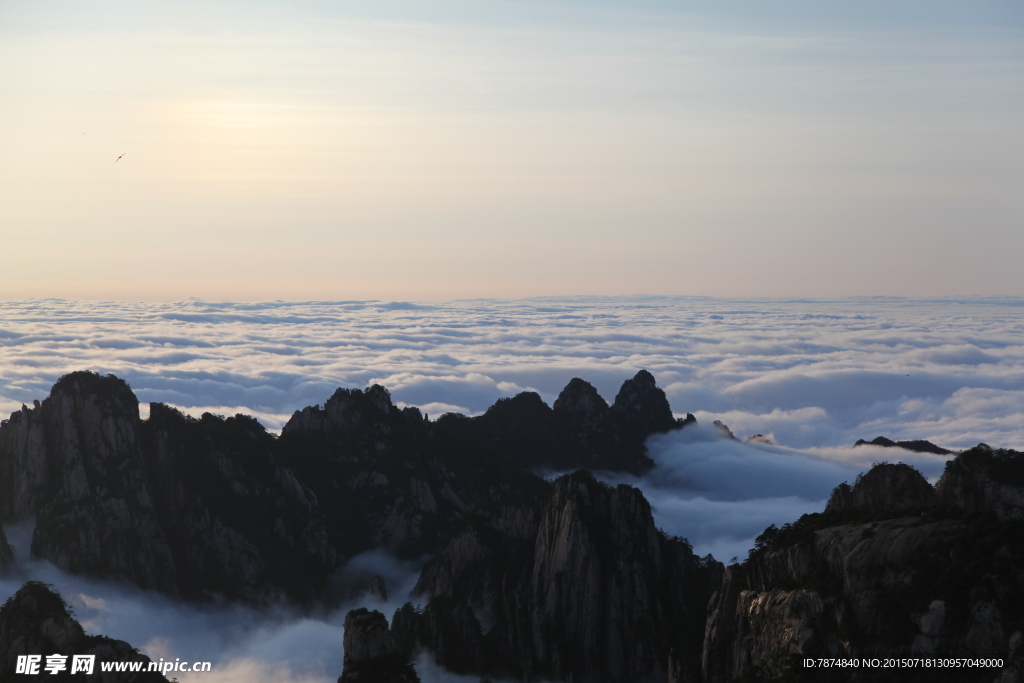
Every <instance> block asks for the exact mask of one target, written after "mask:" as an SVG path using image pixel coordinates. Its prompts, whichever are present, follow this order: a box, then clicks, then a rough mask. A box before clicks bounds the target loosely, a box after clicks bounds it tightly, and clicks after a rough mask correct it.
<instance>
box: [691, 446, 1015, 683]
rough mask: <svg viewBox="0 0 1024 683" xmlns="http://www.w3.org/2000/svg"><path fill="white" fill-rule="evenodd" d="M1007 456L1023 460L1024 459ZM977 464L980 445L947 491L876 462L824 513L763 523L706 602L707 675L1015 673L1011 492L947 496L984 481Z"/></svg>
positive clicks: (943, 676) (987, 676)
mask: <svg viewBox="0 0 1024 683" xmlns="http://www.w3.org/2000/svg"><path fill="white" fill-rule="evenodd" d="M1001 457H1002V458H1004V460H1005V463H1004V464H1006V463H1009V465H1012V466H1013V467H1017V466H1019V465H1021V464H1024V454H1019V453H1011V452H1004V453H1003V454H1002V456H1001ZM979 462H980V463H981V464H982V465H985V464H991V463H990V461H989V460H988V458H987V457H985V455H984V453H980V452H978V451H977V449H972V451H968V452H966V453H964V454H962V455H960V456H958V458H956V459H955V460H953V461H951V462H950V463H949V464H948V465H947V470H946V475H945V476H944V479H945V480H946V481H947V482H950V483H949V484H947V486H949V488H948V489H947V490H946V492H945V496H943V495H942V494H936V492H935V491H934V490H932V488H931V487H930V486H929V485H928V484H927V482H926V481H925V480H924V478H923V477H921V476H920V474H918V473H916V472H915V471H913V470H912V468H909V467H907V466H905V465H878V466H876V467H875V468H873V469H872V470H871V471H870V472H868V473H867V474H866V475H864V476H863V477H862V478H859V480H858V482H857V483H856V484H855V485H854V486H853V487H852V488H851V487H846V488H843V487H838V488H837V490H836V492H835V493H834V494H833V497H832V499H831V500H830V501H829V505H828V508H827V509H826V511H825V513H823V514H814V515H805V516H804V517H802V518H801V519H800V520H799V521H798V522H796V523H794V524H792V525H786V526H784V527H783V528H781V529H776V528H775V527H769V529H767V530H766V531H765V533H764V534H763V535H762V536H760V537H759V538H758V542H757V545H756V546H755V549H754V550H753V551H752V552H751V555H750V557H749V558H748V559H747V561H746V562H744V563H743V564H742V565H734V566H732V567H730V568H728V569H727V570H726V572H725V578H724V579H723V581H722V584H721V585H720V586H719V589H718V591H717V593H716V594H715V596H714V597H713V598H712V601H711V608H710V610H709V616H708V621H707V626H706V635H705V641H704V654H703V672H704V680H705V681H706V682H707V683H717V682H726V681H740V680H743V681H748V680H749V681H770V680H798V681H799V680H807V681H813V680H835V681H889V680H893V681H896V680H899V681H926V680H927V681H979V682H980V681H985V682H986V683H987V682H988V681H992V680H994V679H996V680H1006V681H1011V680H1019V671H1020V666H1019V659H1020V656H1021V654H1022V653H1021V652H1020V645H1019V641H1020V640H1021V638H1022V636H1021V635H1020V628H1021V623H1020V620H1019V619H1020V617H1019V615H1020V614H1022V613H1024V542H1022V540H1021V539H1022V538H1024V535H1022V534H1024V523H1022V522H1021V521H1020V520H1018V519H1016V518H1014V517H1013V516H1012V515H1006V514H1002V512H1001V511H1004V510H1005V509H1006V508H1005V501H1006V500H1007V497H1010V498H1012V496H1010V491H1009V490H1006V491H1004V490H1001V489H1000V490H999V491H998V492H997V493H995V494H992V495H987V494H986V496H987V497H986V496H975V497H973V498H967V497H965V498H964V500H970V501H971V504H972V505H973V507H971V508H967V507H966V506H961V505H956V504H954V503H953V502H952V501H955V500H958V498H957V497H956V496H959V495H963V496H966V495H967V494H962V492H963V491H974V490H975V487H974V486H975V484H978V482H981V483H980V484H978V490H981V491H987V490H988V489H986V488H985V486H986V482H987V481H988V479H987V478H986V477H988V476H989V474H990V472H991V470H986V469H985V467H980V468H979V466H978V463H979ZM966 482H970V485H968V484H967V483H966ZM1006 486H1010V484H1008V483H1007V484H1006ZM953 492H958V493H956V494H955V495H954V493H953ZM983 506H987V508H984V507H983ZM1015 639H1016V640H1015ZM1015 643H1018V644H1017V645H1014V644H1015ZM805 657H857V658H862V657H880V658H885V657H974V658H977V657H981V658H989V657H994V658H998V659H1002V660H1003V661H1004V667H1003V669H1002V670H1000V669H998V668H997V669H984V668H982V669H973V670H965V669H959V670H945V671H944V670H938V669H928V670H925V669H919V670H913V669H901V670H898V671H897V670H892V671H884V670H870V671H867V670H859V669H852V668H851V669H835V670H832V671H830V672H827V674H825V673H822V672H821V671H812V670H807V669H805V668H804V667H803V665H802V664H801V660H802V659H803V658H805ZM1015 662H1016V663H1015ZM822 676H825V678H822ZM1015 676H1016V677H1017V678H1015ZM1000 677H1002V678H1000Z"/></svg>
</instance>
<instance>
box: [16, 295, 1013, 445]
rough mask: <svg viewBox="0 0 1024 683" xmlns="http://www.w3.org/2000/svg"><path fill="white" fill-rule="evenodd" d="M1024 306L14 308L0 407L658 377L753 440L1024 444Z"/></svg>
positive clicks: (491, 388)
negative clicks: (94, 389) (60, 397)
mask: <svg viewBox="0 0 1024 683" xmlns="http://www.w3.org/2000/svg"><path fill="white" fill-rule="evenodd" d="M1022 339H1024V300H1021V299H994V298H973V299H963V300H914V299H843V300H831V301H826V300H734V299H705V298H687V297H675V298H672V297H632V298H579V297H574V298H542V299H528V300H515V301H491V300H478V301H455V302H449V303H443V304H431V305H427V304H415V303H408V302H379V301H368V302H302V303H290V302H266V303H226V302H204V301H197V300H187V301H182V302H176V303H103V302H74V301H63V300H29V301H21V302H4V303H0V410H2V411H3V412H5V413H6V412H10V411H13V410H15V409H17V408H18V407H19V406H20V405H21V404H22V403H23V402H29V401H31V400H32V399H37V398H39V399H41V398H44V397H45V396H46V394H47V392H48V390H49V388H50V386H51V385H52V384H53V382H54V381H55V380H56V379H57V378H58V377H60V376H61V375H62V374H64V373H66V372H69V371H72V370H79V369H92V370H97V371H100V372H113V373H115V374H117V375H118V376H121V377H123V378H125V379H127V380H128V382H129V383H130V384H131V386H132V388H133V389H134V390H135V391H136V393H137V394H138V395H139V398H140V400H142V401H143V402H148V401H162V402H166V403H171V404H174V405H177V406H179V407H181V408H182V409H185V410H186V411H188V412H191V413H201V412H203V411H205V410H209V411H212V412H220V413H233V412H246V413H250V414H253V415H255V416H257V417H258V418H259V419H261V420H262V421H263V422H264V424H266V425H267V426H268V427H270V428H274V429H277V428H280V427H281V426H282V425H283V424H284V422H285V421H287V419H288V417H289V415H290V414H291V413H292V412H293V411H294V410H296V409H298V408H301V407H303V406H306V405H312V404H317V403H322V402H323V401H325V400H326V399H327V397H329V396H330V395H331V393H332V392H333V391H334V389H335V388H337V387H339V386H346V387H362V386H366V385H367V384H369V383H371V382H379V383H381V384H384V385H385V386H387V387H388V388H389V389H390V390H391V393H392V396H393V397H394V398H395V400H396V401H400V402H402V403H405V404H411V405H418V406H420V407H422V408H424V409H425V410H427V412H428V413H432V414H437V413H440V412H444V411H448V410H457V411H461V412H466V413H470V414H473V413H478V412H480V411H482V410H485V409H486V408H487V407H488V406H489V405H490V404H492V403H493V402H494V401H495V400H496V399H498V398H500V397H502V396H509V395H512V394H515V393H516V392H519V391H523V390H527V389H531V390H535V391H538V392H539V393H540V394H541V395H542V396H543V397H544V399H545V400H547V401H548V402H549V403H550V402H551V401H553V400H554V398H555V397H556V396H557V395H558V392H559V391H560V390H561V388H562V387H563V386H565V384H566V383H567V382H568V380H569V379H571V378H572V377H574V376H580V377H583V378H585V379H588V380H589V381H591V382H593V383H594V384H595V385H596V386H597V388H598V390H599V391H600V392H601V394H602V395H604V396H605V397H606V398H608V399H613V398H614V396H615V393H616V392H617V390H618V387H619V385H620V384H621V382H622V381H623V380H624V379H626V378H627V377H629V376H631V375H633V374H634V373H635V372H636V371H637V369H639V368H647V369H649V370H651V372H653V373H654V375H655V376H656V377H657V379H658V382H659V384H660V386H662V387H663V388H665V390H666V392H667V393H668V396H669V399H670V401H671V402H672V406H673V408H674V409H675V410H676V411H677V412H680V413H685V412H693V413H695V414H697V416H698V418H701V419H702V420H710V419H722V420H723V421H725V422H726V423H727V424H729V425H730V426H731V427H732V428H733V429H734V430H735V431H736V432H737V434H739V435H744V436H746V435H749V434H753V433H765V434H767V433H769V432H771V433H772V434H773V435H774V437H775V440H776V441H777V442H778V443H780V444H783V445H788V446H793V447H800V448H806V447H812V446H813V447H835V446H840V445H848V444H850V443H852V442H853V441H856V440H857V439H858V438H866V439H870V438H873V437H875V436H878V435H880V434H883V435H885V436H888V437H890V438H894V439H930V440H932V441H935V442H936V443H939V444H940V445H943V446H946V447H948V448H963V447H968V446H971V445H974V444H976V443H977V442H979V441H986V442H988V443H991V444H993V445H1001V446H1009V447H1016V448H1024V342H1022V341H1021V340H1022Z"/></svg>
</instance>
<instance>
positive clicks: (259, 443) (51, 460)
mask: <svg viewBox="0 0 1024 683" xmlns="http://www.w3.org/2000/svg"><path fill="white" fill-rule="evenodd" d="M682 424H683V423H682V422H680V421H677V420H675V419H674V418H673V417H672V414H671V410H670V409H669V406H668V402H667V400H666V399H665V395H664V392H662V391H661V390H660V389H658V388H657V386H656V385H655V383H654V378H653V377H652V376H651V375H650V374H649V373H647V372H645V371H641V372H640V373H638V374H637V375H636V377H634V378H633V379H630V380H628V381H627V382H626V383H624V385H623V388H622V390H621V391H620V392H619V397H618V398H617V399H616V401H615V403H614V404H613V405H612V406H610V407H609V406H608V405H607V403H605V402H604V400H603V399H602V398H601V397H600V396H598V395H597V392H596V391H594V389H593V387H592V386H590V385H589V384H587V383H586V382H583V381H582V380H578V379H577V380H573V381H572V382H571V383H570V385H569V386H568V387H566V390H565V391H563V392H562V395H561V396H560V398H559V401H558V402H556V408H555V409H552V408H550V407H548V406H547V405H546V404H544V402H543V401H541V400H540V397H539V396H537V395H536V394H532V393H524V394H520V395H518V396H515V397H513V398H509V399H502V400H500V401H498V402H497V403H496V404H495V405H494V406H492V407H491V409H490V410H488V411H487V412H486V413H485V414H484V415H482V416H480V417H476V418H468V417H464V416H460V415H445V416H442V417H441V418H440V419H439V420H438V421H436V422H429V421H427V420H426V419H425V417H424V416H423V415H421V414H420V412H419V411H418V410H417V409H415V408H405V409H399V408H398V407H396V406H395V405H394V404H393V403H392V401H391V397H390V395H389V394H388V392H387V390H386V389H384V388H383V387H380V386H372V387H369V388H367V389H366V390H365V391H361V390H358V389H355V390H351V389H339V390H338V391H337V392H335V394H334V395H333V396H332V397H331V398H330V399H329V400H328V401H327V402H326V403H325V404H324V405H323V406H312V407H308V408H304V409H303V410H300V411H297V412H296V413H295V415H294V416H293V417H292V419H291V420H290V421H289V422H288V424H287V425H286V426H285V428H284V429H283V431H282V435H281V437H280V438H277V437H276V436H274V435H272V434H269V433H268V432H267V431H266V430H265V429H264V428H263V427H262V426H261V425H260V424H259V423H258V422H257V421H256V420H254V419H252V418H250V417H246V416H243V415H236V416H234V417H229V418H222V417H218V416H214V415H210V414H206V415H203V416H202V417H201V418H199V419H196V418H192V417H189V416H186V415H183V414H182V413H180V412H179V411H177V410H175V409H173V408H171V407H168V406H165V405H162V404H159V403H153V404H150V414H149V418H148V419H147V420H140V419H139V410H138V402H137V400H136V398H135V396H134V394H133V393H132V391H131V389H130V388H129V387H128V385H127V384H126V383H125V382H124V381H123V380H120V379H118V378H116V377H113V376H107V377H101V376H99V375H96V374H94V373H89V372H76V373H72V374H70V375H67V376H65V377H63V378H61V379H60V381H58V382H57V384H56V385H54V387H53V390H52V391H51V394H50V396H49V397H48V398H46V399H45V400H44V401H42V403H39V402H36V403H35V405H34V407H31V408H29V407H23V408H22V410H20V411H18V412H16V413H14V414H13V415H11V417H10V419H9V420H5V421H3V423H0V521H2V522H5V523H8V522H15V521H20V520H24V519H27V518H34V519H35V521H36V526H35V532H34V536H33V539H32V553H33V556H35V557H37V558H44V559H47V560H49V561H51V562H53V563H54V564H56V565H57V566H58V567H60V568H62V569H64V570H66V571H69V572H73V573H80V574H88V575H93V576H98V577H103V578H107V579H116V580H122V581H126V582H129V583H132V584H134V585H136V586H139V587H142V588H147V589H154V590H158V591H161V592H164V593H167V594H170V595H175V596H181V597H185V598H188V599H197V600H203V599H210V598H218V597H226V598H229V599H240V600H245V601H248V602H256V603H269V602H272V601H274V600H277V599H279V598H281V597H284V598H287V599H291V600H296V601H299V602H303V603H310V602H312V601H318V602H322V601H323V600H324V599H327V600H328V601H329V600H330V599H332V598H331V596H332V595H333V596H335V597H337V596H338V595H340V593H338V590H339V589H338V587H336V586H335V584H334V577H335V576H336V574H337V570H338V569H339V568H340V567H342V566H343V565H344V564H345V562H346V561H347V560H348V558H350V557H352V556H353V555H356V554H358V553H361V552H364V551H367V550H370V549H386V550H388V551H389V552H391V553H393V554H395V555H397V556H399V557H404V558H418V557H422V556H423V555H424V554H433V553H436V552H438V551H439V550H440V549H441V548H443V547H444V545H445V544H446V543H447V542H448V540H449V538H450V537H451V534H452V533H453V530H454V529H456V528H458V525H459V524H460V522H461V520H462V519H463V518H464V517H465V516H466V515H467V514H469V513H470V512H471V511H473V510H475V509H477V508H479V507H481V506H487V505H502V504H508V503H513V502H515V501H517V500H521V499H524V498H530V497H534V496H538V495H544V494H545V492H546V491H547V490H548V488H549V484H547V483H546V482H545V481H544V480H542V479H540V478H539V477H537V476H536V475H535V474H533V470H534V469H548V470H551V469H562V468H566V469H567V468H571V467H576V466H579V465H581V464H583V465H587V466H593V467H605V468H611V469H620V470H624V471H631V472H638V471H642V470H643V469H645V468H646V467H648V466H649V465H650V460H649V459H648V458H647V456H646V455H645V452H644V448H645V447H644V440H645V439H646V437H647V436H648V435H650V434H651V433H655V432H658V431H665V430H669V429H676V428H679V427H680V426H682ZM8 550H9V549H8V546H7V545H6V543H4V542H3V539H2V538H0V568H2V566H3V565H4V563H5V562H9V561H10V557H9V552H7V551H8Z"/></svg>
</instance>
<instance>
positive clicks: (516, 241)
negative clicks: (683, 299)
mask: <svg viewBox="0 0 1024 683" xmlns="http://www.w3.org/2000/svg"><path fill="white" fill-rule="evenodd" d="M1022 120H1024V8H1022V6H1021V5H1020V3H1018V2H1012V1H1010V0H979V1H978V2H972V3H962V2H946V1H943V0H929V1H928V2H919V1H913V0H911V1H908V2H901V3H895V4H894V3H888V2H887V3H882V2H875V1H871V2H858V3H849V2H844V3H838V2H809V1H805V0H799V1H794V0H789V1H783V2H777V3H770V4H766V3H761V2H753V1H750V2H734V1H726V2H716V3H710V2H704V3H698V2H671V3H669V2H658V1H652V0H647V1H642V2H635V3H628V4H627V3H621V2H619V3H616V2H608V1H597V2H586V3H584V2H577V1H576V0H557V1H554V2H544V3H541V2H534V1H531V0H525V1H523V0H520V1H517V2H500V1H469V0H438V1H437V2H431V3H421V2H401V1H390V0H383V1H381V2H373V3H370V2H346V3H328V2H317V1H313V0H306V1H299V2H288V3H283V2H267V1H262V2H260V1H257V2H246V3H241V2H229V1H219V2H202V3H199V2H196V1H194V0H181V1H176V2H173V3H170V2H147V3H130V2H126V1H124V0H100V1H98V2H91V3H85V4H83V3H74V2H69V1H67V0H48V1H38V2H28V1H16V0H2V1H0V239H2V240H3V245H4V247H3V250H2V254H0V299H7V300H10V299H23V298H28V297H63V298H69V299H107V300H145V301H171V300H179V299H182V298H184V297H190V296H194V297H200V298H204V299H230V300H235V301H254V300H268V299H288V300H348V299H383V300H389V299H401V300H413V301H445V300H451V299H457V298H467V297H499V298H518V297H529V296H538V295H574V294H600V295H633V294H675V295H715V296H741V297H748V296H824V297H833V296H853V295H900V296H949V295H978V294H981V295H1022V294H1024V275H1022V274H1021V270H1020V268H1019V260H1020V255H1021V254H1022V253H1024V230H1021V224H1022V219H1024V192H1022V191H1021V190H1022V188H1024V182H1022V181H1024V126H1021V125H1020V123H1021V121H1022ZM122 154H123V155H124V156H123V157H122V158H121V159H120V160H119V161H116V162H115V159H116V158H117V157H119V156H120V155H122Z"/></svg>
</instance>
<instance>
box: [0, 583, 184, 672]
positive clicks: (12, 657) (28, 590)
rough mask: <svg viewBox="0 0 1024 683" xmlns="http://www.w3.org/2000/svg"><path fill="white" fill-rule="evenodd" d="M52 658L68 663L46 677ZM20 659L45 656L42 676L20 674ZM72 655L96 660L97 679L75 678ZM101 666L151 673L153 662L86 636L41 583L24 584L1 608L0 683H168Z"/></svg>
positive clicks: (119, 644) (57, 597)
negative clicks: (126, 665) (137, 665)
mask: <svg viewBox="0 0 1024 683" xmlns="http://www.w3.org/2000/svg"><path fill="white" fill-rule="evenodd" d="M53 654H59V655H63V656H65V657H67V659H66V660H65V661H64V665H65V667H66V668H65V670H63V671H58V672H56V673H53V674H51V673H47V672H45V671H43V667H44V666H45V664H46V656H47V655H53ZM19 655H42V657H43V659H42V661H41V665H40V673H39V674H38V675H27V674H23V673H22V674H19V673H16V670H17V662H18V656H19ZM73 655H94V656H95V657H96V660H95V664H94V668H93V673H92V674H91V675H85V674H82V673H76V674H75V675H71V661H72V660H71V657H72V656H73ZM102 662H142V663H143V666H144V667H148V665H149V662H150V659H149V657H147V656H145V655H142V654H139V653H138V652H137V651H136V650H135V648H133V647H132V646H131V645H129V644H128V643H126V642H124V641H123V640H113V639H111V638H106V637H104V636H87V635H85V632H84V631H83V630H82V627H81V626H80V625H79V623H78V622H77V621H75V619H74V618H73V617H72V616H71V613H70V612H69V610H68V607H67V605H66V604H65V603H64V600H63V599H62V598H61V596H60V595H58V594H57V593H56V592H54V591H52V590H50V588H49V587H48V586H46V585H44V584H42V583H39V582H36V581H30V582H29V583H26V584H25V585H24V586H22V587H21V589H19V590H18V592H17V593H15V594H14V595H13V596H11V598H10V599H8V600H7V602H6V603H5V604H4V606H3V607H2V608H0V683H8V682H10V683H15V682H16V681H80V680H91V681H96V682H97V683H167V679H166V678H164V677H163V676H162V675H160V674H159V673H156V672H149V671H144V672H138V673H129V672H121V673H118V672H103V671H102V670H101V668H102V667H101V666H100V664H101V663H102Z"/></svg>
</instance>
